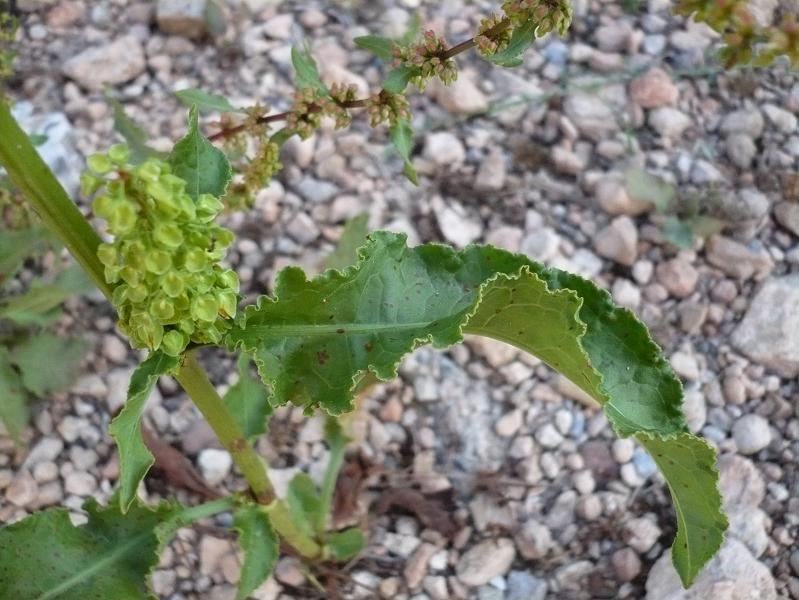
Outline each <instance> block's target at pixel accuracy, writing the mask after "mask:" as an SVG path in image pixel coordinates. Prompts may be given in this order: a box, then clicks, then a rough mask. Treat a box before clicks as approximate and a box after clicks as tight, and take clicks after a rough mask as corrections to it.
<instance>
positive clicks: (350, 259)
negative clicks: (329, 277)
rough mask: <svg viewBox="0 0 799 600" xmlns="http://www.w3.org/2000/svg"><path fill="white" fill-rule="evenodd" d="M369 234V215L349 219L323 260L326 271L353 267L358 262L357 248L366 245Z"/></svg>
mask: <svg viewBox="0 0 799 600" xmlns="http://www.w3.org/2000/svg"><path fill="white" fill-rule="evenodd" d="M368 234H369V215H368V214H366V213H362V214H360V215H357V216H355V217H353V218H351V219H350V220H349V221H347V223H346V224H345V225H344V231H342V232H341V237H340V238H339V240H338V244H336V247H335V249H334V250H333V252H331V253H330V255H329V256H328V257H327V258H326V259H325V267H326V268H328V269H343V268H345V267H349V266H350V265H354V264H355V262H356V261H357V260H358V248H360V247H361V246H363V245H364V244H365V243H366V236H367V235H368Z"/></svg>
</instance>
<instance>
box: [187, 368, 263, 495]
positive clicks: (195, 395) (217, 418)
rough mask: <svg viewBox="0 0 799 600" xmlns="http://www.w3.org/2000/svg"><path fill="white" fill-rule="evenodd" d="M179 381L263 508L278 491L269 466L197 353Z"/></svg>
mask: <svg viewBox="0 0 799 600" xmlns="http://www.w3.org/2000/svg"><path fill="white" fill-rule="evenodd" d="M176 379H177V380H178V382H179V383H180V385H181V386H183V389H184V390H186V393H187V394H188V395H189V396H190V397H191V399H192V401H193V402H194V404H195V405H196V406H197V408H198V409H200V412H201V413H202V414H203V416H204V417H205V420H206V421H208V424H209V425H210V426H211V429H213V430H214V433H215V434H216V436H217V437H218V438H219V441H220V442H221V443H222V445H223V446H224V447H225V449H226V450H227V451H228V452H230V456H231V457H232V458H233V462H234V463H236V466H237V467H238V468H239V470H240V471H241V473H242V475H244V478H245V479H246V480H247V483H248V484H249V486H250V489H251V490H252V493H253V495H254V496H255V499H256V500H257V501H258V502H259V503H260V504H268V503H269V502H271V501H272V500H273V498H274V491H273V490H272V484H271V482H270V481H269V477H268V475H267V471H266V463H265V462H264V460H263V459H262V458H261V457H260V456H258V454H256V452H255V450H254V449H253V447H252V445H251V444H250V443H249V442H248V441H247V438H246V437H245V436H244V433H243V432H242V431H241V428H240V427H239V425H238V423H236V421H235V420H234V419H233V416H232V415H231V414H230V411H229V410H228V408H227V406H226V405H225V402H224V401H223V400H222V398H220V397H219V394H218V393H217V391H216V388H214V386H213V384H212V383H211V381H210V380H209V379H208V376H207V375H206V373H205V370H204V369H203V367H202V365H200V363H199V362H198V361H197V358H196V356H195V355H194V352H187V353H186V354H184V355H183V361H182V364H181V367H180V370H179V371H178V374H177V376H176Z"/></svg>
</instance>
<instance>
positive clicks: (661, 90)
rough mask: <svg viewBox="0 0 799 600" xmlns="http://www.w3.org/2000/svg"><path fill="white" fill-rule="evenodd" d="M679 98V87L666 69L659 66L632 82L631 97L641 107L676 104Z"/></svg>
mask: <svg viewBox="0 0 799 600" xmlns="http://www.w3.org/2000/svg"><path fill="white" fill-rule="evenodd" d="M679 98H680V90H679V88H678V87H677V86H676V85H674V83H672V81H671V77H670V76H669V74H668V73H666V71H664V70H663V69H660V68H657V67H655V68H653V69H650V70H649V71H647V72H646V73H644V74H643V75H639V76H638V77H636V78H635V79H633V80H632V81H631V82H630V99H631V100H632V101H633V102H635V103H636V104H637V105H638V106H640V107H641V108H659V107H661V106H669V105H675V104H677V100H679Z"/></svg>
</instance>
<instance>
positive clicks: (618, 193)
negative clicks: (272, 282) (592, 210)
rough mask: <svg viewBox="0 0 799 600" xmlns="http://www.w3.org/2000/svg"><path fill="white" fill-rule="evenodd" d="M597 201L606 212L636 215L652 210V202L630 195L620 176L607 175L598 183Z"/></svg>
mask: <svg viewBox="0 0 799 600" xmlns="http://www.w3.org/2000/svg"><path fill="white" fill-rule="evenodd" d="M594 195H595V196H596V201H597V203H598V204H599V206H600V207H601V208H602V210H604V211H605V212H606V213H609V214H611V215H627V216H630V217H634V216H637V215H641V214H643V213H645V212H648V211H650V210H652V203H651V202H645V201H643V200H638V199H636V198H633V197H632V196H630V194H629V193H628V192H627V188H626V187H625V186H624V183H623V181H622V180H621V178H620V177H616V176H607V177H604V178H603V179H602V180H600V181H599V183H597V186H596V191H595V192H594Z"/></svg>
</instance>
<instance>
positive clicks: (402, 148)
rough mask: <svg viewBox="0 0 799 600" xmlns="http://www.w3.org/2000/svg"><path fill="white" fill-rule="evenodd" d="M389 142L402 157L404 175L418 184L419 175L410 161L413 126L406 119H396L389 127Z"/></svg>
mask: <svg viewBox="0 0 799 600" xmlns="http://www.w3.org/2000/svg"><path fill="white" fill-rule="evenodd" d="M389 136H390V137H391V143H392V144H394V148H395V149H396V151H397V153H398V154H399V155H400V157H401V158H402V161H403V163H404V165H405V176H406V177H407V178H408V179H409V180H410V181H411V183H413V184H414V185H419V177H418V175H417V174H416V169H414V168H413V163H412V162H411V150H412V149H413V128H412V127H411V124H410V122H409V121H408V120H407V119H397V122H396V123H395V124H394V125H392V126H391V128H390V129H389Z"/></svg>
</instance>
